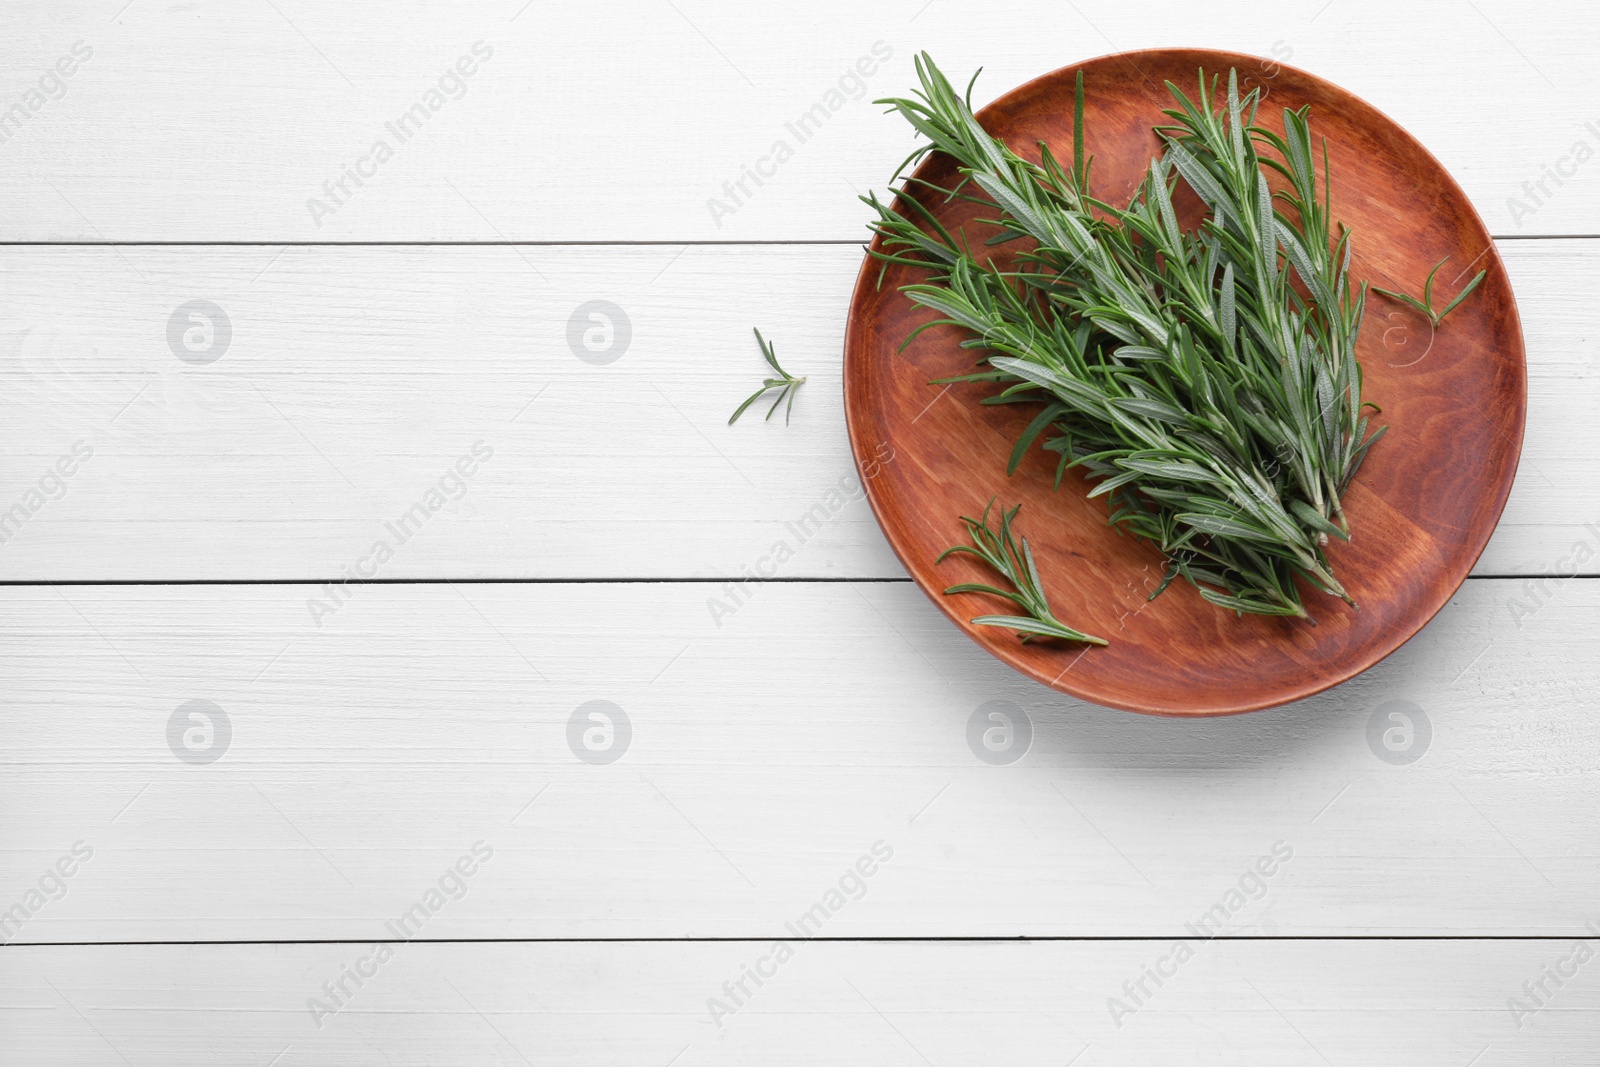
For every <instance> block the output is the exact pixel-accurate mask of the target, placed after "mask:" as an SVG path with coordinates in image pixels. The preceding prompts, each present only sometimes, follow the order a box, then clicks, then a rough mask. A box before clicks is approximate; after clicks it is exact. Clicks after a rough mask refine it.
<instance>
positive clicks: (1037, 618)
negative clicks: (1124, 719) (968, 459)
mask: <svg viewBox="0 0 1600 1067" xmlns="http://www.w3.org/2000/svg"><path fill="white" fill-rule="evenodd" d="M993 507H994V499H993V498H992V497H991V498H990V500H989V503H988V505H987V506H985V507H984V509H983V517H982V518H981V519H974V518H972V517H971V516H970V515H963V516H961V522H962V525H964V526H966V528H967V535H968V536H969V537H971V538H972V544H970V545H954V546H952V547H950V548H947V549H945V550H944V551H943V552H941V553H939V558H938V559H937V560H935V561H934V562H935V563H943V562H944V561H945V559H946V557H948V556H953V555H956V554H958V553H966V554H967V555H969V556H977V557H978V558H979V559H981V560H983V561H984V562H985V563H987V564H988V565H989V566H991V567H993V568H994V569H995V570H997V571H999V572H1000V573H1001V574H1002V575H1004V576H1005V578H1006V580H1007V581H1009V582H1010V583H1011V584H1012V585H1013V586H1014V587H1015V588H1016V592H1014V593H1008V592H1006V591H1005V590H1004V589H997V588H995V587H994V586H992V585H980V584H977V583H974V582H963V583H961V584H959V585H952V586H951V587H950V588H948V589H946V590H945V591H944V593H945V596H952V595H954V594H956V593H987V594H989V595H990V596H998V597H1004V598H1005V599H1007V600H1009V601H1011V602H1012V603H1013V604H1016V605H1017V606H1018V607H1020V608H1021V609H1022V610H1023V611H1025V612H1027V614H1026V615H979V616H978V617H977V618H975V619H973V620H972V622H973V623H974V624H976V625H978V626H999V627H1003V628H1005V629H1007V630H1015V631H1016V632H1017V635H1018V636H1019V637H1021V638H1022V643H1023V644H1027V643H1028V642H1029V641H1030V640H1032V639H1033V638H1035V637H1059V638H1062V639H1063V640H1067V641H1085V642H1087V643H1089V644H1091V645H1104V644H1107V643H1108V642H1107V641H1106V639H1105V638H1103V637H1095V636H1093V635H1092V634H1086V633H1082V632H1080V631H1078V630H1074V629H1073V628H1072V627H1070V626H1068V625H1066V624H1065V623H1063V622H1062V621H1061V620H1060V619H1057V618H1056V617H1055V615H1053V614H1052V613H1051V611H1050V601H1049V599H1047V598H1046V596H1045V592H1044V583H1043V582H1041V581H1040V580H1039V568H1038V567H1036V566H1034V563H1033V549H1031V548H1029V547H1028V539H1027V538H1026V537H1022V538H1020V540H1021V542H1022V544H1021V548H1020V549H1019V548H1018V545H1017V541H1018V538H1013V537H1012V536H1011V520H1012V519H1014V518H1016V515H1017V512H1019V511H1021V510H1022V505H1021V504H1018V505H1016V506H1015V507H1013V508H1011V510H1009V511H1007V510H1006V509H1005V508H1001V509H1000V529H999V531H998V532H996V531H995V530H991V529H990V528H989V512H990V510H991V509H992V508H993Z"/></svg>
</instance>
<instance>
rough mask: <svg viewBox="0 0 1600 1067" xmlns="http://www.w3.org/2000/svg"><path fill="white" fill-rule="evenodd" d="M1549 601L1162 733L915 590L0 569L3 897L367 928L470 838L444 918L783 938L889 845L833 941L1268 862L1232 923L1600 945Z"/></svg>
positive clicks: (986, 920)
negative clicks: (84, 574) (728, 600)
mask: <svg viewBox="0 0 1600 1067" xmlns="http://www.w3.org/2000/svg"><path fill="white" fill-rule="evenodd" d="M1546 592H1547V595H1546V596H1545V597H1543V598H1542V599H1541V600H1539V601H1537V602H1535V601H1530V600H1528V599H1527V594H1526V593H1525V592H1524V589H1523V583H1521V582H1509V581H1473V582H1470V583H1468V585H1467V586H1466V588H1464V589H1463V590H1462V592H1461V593H1460V594H1459V595H1458V597H1457V599H1456V601H1455V602H1454V603H1452V605H1451V606H1450V607H1448V608H1447V609H1446V610H1445V612H1444V613H1443V614H1442V615H1441V616H1440V617H1439V618H1438V619H1437V620H1435V622H1434V623H1433V624H1432V625H1431V626H1430V627H1429V628H1428V629H1426V630H1425V631H1424V632H1423V633H1422V634H1421V635H1420V636H1419V637H1418V638H1417V639H1416V640H1414V641H1412V642H1411V643H1409V644H1408V645H1407V646H1406V647H1405V648H1403V649H1402V650H1401V651H1400V652H1399V653H1397V654H1396V655H1395V656H1393V657H1391V658H1390V659H1389V660H1387V661H1385V662H1384V663H1383V664H1381V665H1379V666H1378V667H1376V668H1374V669H1373V670H1371V671H1369V672H1367V673H1365V674H1363V675H1361V676H1360V677H1359V678H1357V679H1355V680H1353V681H1352V682H1350V683H1348V684H1346V685H1343V686H1340V687H1339V688H1337V689H1335V690H1332V691H1330V692H1328V693H1325V694H1322V695H1320V696H1318V697H1315V698H1313V699H1311V700H1308V701H1304V702H1301V703H1299V704H1296V705H1294V706H1292V707H1287V708H1281V709H1277V710H1274V711H1270V712H1263V713H1262V714H1261V715H1259V716H1245V717H1242V718H1225V719H1215V720H1206V721H1197V722H1190V723H1174V722H1170V721H1166V720H1161V719H1151V718H1147V717H1144V716H1133V715H1125V714H1120V713H1116V712H1111V711H1107V710H1105V709H1103V708H1097V707H1093V706H1090V705H1085V704H1083V703H1081V702H1078V701H1075V700H1072V699H1070V698H1067V697H1064V696H1062V695H1060V694H1058V693H1055V692H1053V691H1051V690H1049V689H1046V688H1044V687H1041V686H1038V685H1036V684H1035V683H1032V682H1029V681H1027V680H1026V679H1025V678H1023V677H1022V676H1020V675H1018V674H1016V673H1015V672H1013V671H1012V670H1010V669H1009V668H1007V667H1005V666H1004V665H1003V664H1000V663H998V662H996V661H995V660H993V659H992V658H990V657H989V656H987V655H985V654H984V653H982V652H981V651H980V650H979V649H977V648H976V647H975V646H973V645H972V644H971V643H970V642H968V641H967V640H966V639H965V638H963V637H962V636H961V635H960V634H959V633H958V632H957V631H956V630H955V629H954V628H953V627H951V626H950V625H949V624H948V622H946V620H945V619H944V618H943V617H942V616H941V615H940V614H939V613H938V612H937V611H936V610H934V609H933V608H932V607H931V606H930V605H929V604H928V603H927V601H926V600H925V598H924V597H923V596H922V594H921V593H920V592H918V591H917V590H916V589H914V588H913V587H911V586H910V585H909V584H905V583H895V584H886V585H884V584H879V585H874V584H848V583H835V584H826V585H821V584H812V583H796V584H783V585H774V586H767V587H761V588H758V589H755V590H753V597H752V598H751V599H749V600H748V601H747V602H745V603H744V604H742V605H741V606H739V607H738V609H737V611H736V612H735V613H734V614H732V615H729V616H727V617H724V618H722V619H721V623H722V625H721V626H718V625H717V624H716V623H715V622H713V620H712V617H711V614H710V612H709V610H708V601H709V600H710V599H711V598H712V597H718V598H724V597H726V596H727V594H726V593H725V592H723V591H722V590H720V589H719V588H718V587H716V586H709V585H697V584H627V585H613V584H605V583H590V584H578V585H532V586H530V585H492V586H482V585H460V586H456V587H451V586H449V585H443V584H428V585H414V586H379V587H370V586H369V587H361V588H357V589H355V590H354V591H353V595H352V597H351V599H350V600H349V601H348V602H347V603H346V604H344V605H343V606H342V607H340V608H339V609H338V611H337V612H336V613H335V614H333V615H331V616H329V617H326V618H324V619H323V625H322V626H321V627H320V628H319V627H317V626H316V625H314V624H313V623H312V621H311V619H310V617H309V615H308V611H307V600H308V598H310V597H312V596H314V595H317V590H316V589H315V587H308V586H270V585H269V586H244V587H240V586H216V587H192V586H165V587H159V586H158V587H151V586H143V587H139V586H135V587H112V588H107V587H74V588H57V589H51V588H45V587H35V588H11V589H7V590H4V591H3V595H0V603H3V609H0V676H3V677H4V678H5V679H6V681H7V684H6V686H5V687H4V689H3V691H0V715H3V718H0V734H3V735H4V736H5V737H6V738H7V739H8V743H7V749H6V753H5V763H6V768H5V773H4V775H0V810H3V811H5V812H6V818H5V820H3V821H0V854H3V855H4V856H5V857H6V863H5V866H4V871H3V874H0V911H3V909H4V908H5V907H9V906H10V904H11V903H13V902H15V901H19V900H22V899H24V897H25V894H26V892H27V890H28V889H29V888H30V886H33V885H34V884H36V882H37V880H38V879H39V878H40V876H41V874H42V872H43V871H44V870H45V869H46V868H48V867H49V866H50V865H51V864H52V863H53V862H54V861H55V860H56V859H57V858H58V857H59V856H60V855H61V854H62V853H64V852H65V851H67V850H68V848H69V846H71V845H72V844H73V843H74V842H77V841H79V840H82V841H84V842H85V843H86V844H87V845H88V846H89V847H91V848H93V849H94V850H95V857H94V859H93V860H92V861H91V862H89V863H88V864H86V865H85V866H84V869H83V870H82V871H81V872H80V873H79V874H78V875H77V876H76V877H75V878H73V879H72V882H71V891H70V893H69V894H68V895H67V896H66V897H65V899H62V900H60V901H57V902H53V903H50V904H48V905H47V906H45V907H44V908H42V909H41V910H40V911H39V914H38V915H36V916H34V917H33V918H31V919H29V920H28V922H27V923H26V925H25V926H24V927H23V928H22V930H21V931H20V933H19V932H17V931H9V933H11V934H13V935H14V936H16V937H17V939H19V940H24V941H91V940H93V941H100V940H109V941H122V940H134V941H138V940H150V939H161V940H191V939H205V940H223V939H237V938H252V939H254V938H287V939H300V938H346V939H348V938H357V939H359V938H363V937H376V936H380V933H379V931H381V929H382V926H383V923H384V921H385V920H387V919H390V918H393V917H396V916H398V915H400V914H401V913H403V912H404V911H405V910H406V909H407V907H408V906H409V905H410V904H411V903H412V902H413V900H414V899H415V897H416V895H417V894H418V893H419V892H420V891H421V887H425V886H426V885H427V884H429V883H430V882H431V881H432V880H433V879H435V878H437V877H438V876H439V873H440V872H441V871H443V870H444V869H445V868H446V867H448V866H449V865H450V864H451V863H452V862H453V861H454V860H455V859H456V857H458V856H459V855H461V854H462V853H463V852H464V851H465V850H466V849H467V847H468V846H469V845H470V844H471V843H472V842H474V841H476V840H478V839H482V840H484V841H485V842H487V843H488V844H489V845H490V846H492V847H493V848H494V849H495V850H496V856H495V859H494V861H493V862H492V863H489V864H487V865H486V866H485V869H484V872H483V874H482V875H481V876H480V878H478V879H477V880H476V881H475V882H474V886H473V890H472V893H471V895H470V896H468V897H467V898H466V899H465V900H462V901H460V902H458V903H453V904H452V905H451V906H450V907H449V908H447V909H446V910H445V911H444V912H443V913H442V914H440V915H438V916H436V917H435V918H433V919H432V920H431V922H430V924H429V927H428V932H427V933H428V936H430V937H486V936H487V937H501V936H509V937H563V938H583V937H680V936H736V937H739V936H742V937H761V936H778V935H780V934H781V932H782V930H783V929H784V924H785V923H787V922H791V921H793V920H794V919H795V918H796V917H797V916H799V915H800V914H802V913H804V912H805V911H806V910H807V909H808V908H809V907H810V906H811V904H812V903H813V902H814V901H815V900H816V899H817V898H818V896H819V895H821V894H823V893H824V892H825V891H827V890H828V889H829V888H831V887H833V886H834V885H835V884H836V883H837V881H838V879H839V878H840V876H841V874H842V872H844V871H846V870H847V869H848V868H849V867H850V866H851V864H853V863H854V862H855V861H856V859H857V858H858V857H859V856H861V855H862V854H864V853H865V852H867V851H868V849H869V847H870V846H871V845H872V844H873V843H874V842H875V841H878V840H880V839H881V840H883V841H884V842H886V843H887V844H888V845H889V846H890V847H892V848H893V849H894V852H895V855H894V859H893V861H892V862H890V863H886V864H884V865H883V866H882V870H881V871H880V872H879V874H878V875H877V876H876V877H875V878H874V879H873V880H872V883H871V891H870V892H869V893H868V894H867V895H866V896H865V897H864V898H863V899H861V900H859V901H852V902H851V903H850V904H849V905H848V907H846V908H844V909H843V910H842V911H840V912H839V914H838V915H837V916H836V917H834V918H832V919H830V920H829V924H828V925H829V932H830V933H831V934H848V935H852V936H869V937H870V936H881V935H886V934H894V935H901V936H919V937H920V936H928V937H937V936H949V935H963V936H974V935H975V936H996V937H1006V936H1014V935H1019V934H1030V935H1032V934H1065V935H1074V936H1083V935H1096V936H1113V937H1116V936H1130V935H1143V936H1176V935H1180V934H1181V933H1182V932H1183V929H1184V924H1185V923H1188V922H1191V921H1194V920H1195V919H1196V918H1197V917H1199V916H1200V915H1201V914H1203V913H1205V912H1206V911H1207V910H1208V909H1209V908H1210V907H1211V906H1212V905H1213V904H1214V903H1215V902H1216V901H1217V900H1218V899H1219V898H1221V897H1222V896H1224V895H1225V894H1226V893H1227V892H1228V891H1229V889H1230V888H1232V887H1235V886H1236V885H1237V884H1238V882H1239V879H1240V878H1241V876H1242V874H1243V873H1244V872H1246V871H1247V870H1248V869H1249V868H1250V866H1251V865H1252V863H1253V862H1254V861H1255V860H1256V859H1257V858H1258V857H1260V856H1261V855H1263V854H1264V853H1266V852H1268V851H1269V850H1270V849H1271V847H1272V845H1273V844H1274V843H1275V842H1277V841H1280V840H1281V841H1283V842H1285V843H1286V844H1287V845H1288V846H1289V847H1291V848H1293V849H1294V853H1295V854H1294V858H1293V860H1292V862H1290V863H1287V864H1286V865H1284V868H1283V870H1282V872H1281V873H1280V874H1279V875H1278V876H1277V877H1276V878H1275V879H1273V881H1272V882H1271V886H1270V892H1268V893H1267V894H1266V895H1265V896H1264V897H1262V898H1261V899H1259V900H1256V901H1253V902H1252V903H1251V904H1250V905H1249V906H1248V907H1247V908H1244V909H1242V910H1240V911H1239V912H1238V914H1237V915H1235V916H1234V917H1232V918H1231V919H1229V923H1228V925H1229V932H1230V933H1238V934H1274V935H1281V936H1298V935H1313V934H1318V935H1320V934H1333V935H1355V936H1367V935H1378V936H1386V935H1394V934H1407V933H1411V934H1417V933H1422V934H1458V935H1469V934H1511V935H1516V934H1529V933H1538V934H1549V935H1570V936H1577V935H1579V934H1580V933H1581V931H1582V930H1583V925H1584V923H1585V922H1587V921H1589V920H1590V919H1591V918H1596V916H1595V915H1594V900H1595V899H1596V897H1597V894H1600V853H1597V851H1596V846H1595V841H1594V835H1593V832H1592V829H1593V826H1594V823H1595V819H1596V817H1597V815H1600V775H1597V773H1596V771H1595V767H1596V766H1597V764H1600V731H1597V730H1596V728H1595V723H1594V714H1593V693H1594V692H1595V689H1596V686H1597V685H1600V654H1597V653H1600V647H1597V638H1596V634H1595V630H1594V627H1593V625H1592V620H1593V618H1594V617H1595V613H1596V611H1600V583H1597V582H1593V581H1583V582H1568V583H1565V584H1563V585H1559V586H1551V587H1549V588H1548V589H1547V591H1546ZM1530 604H1531V605H1532V609H1531V610H1530V608H1529V605H1530ZM196 699H200V700H209V701H212V702H214V703H215V704H216V705H217V706H218V707H220V708H221V709H222V711H223V714H225V715H226V716H227V717H228V719H229V721H230V722H231V725H232V736H231V741H230V742H229V746H228V747H227V748H226V750H225V751H224V754H223V756H222V758H220V759H218V760H217V761H215V762H213V763H209V764H204V765H194V764H190V763H187V762H182V761H180V760H179V759H178V758H177V757H176V756H175V755H174V752H173V751H172V750H169V747H168V745H169V738H168V733H167V731H168V727H169V722H170V721H171V719H172V718H173V716H174V713H175V712H176V711H177V710H178V709H179V707H180V706H181V705H183V704H185V703H187V702H188V701H191V700H196ZM592 700H607V701H611V702H614V703H615V704H616V705H617V706H619V707H620V708H621V709H623V714H625V715H626V716H627V718H628V720H629V721H630V722H631V739H630V740H628V741H627V742H626V745H627V747H626V748H625V749H624V750H623V754H622V756H621V758H619V759H617V760H616V761H615V762H613V763H610V764H607V765H591V764H589V763H586V762H583V761H580V760H579V759H578V758H577V756H576V755H575V749H574V748H573V747H571V745H572V743H573V742H572V740H571V737H570V735H569V729H570V726H569V723H570V721H571V720H572V718H573V716H574V713H575V712H576V711H577V710H578V709H579V708H580V707H581V706H582V705H584V704H586V703H587V702H589V701H592ZM995 701H1000V702H1003V703H1002V704H1001V705H1000V706H999V707H1000V711H1001V713H1003V714H1004V715H1006V716H1009V717H1012V718H1014V719H1016V722H1015V723H1014V724H1013V728H1012V730H1013V732H1012V735H1011V737H1010V739H1009V741H1010V745H1011V746H1012V747H1009V748H1003V749H1002V753H1001V754H1002V756H1003V757H1010V756H1015V755H1017V754H1018V753H1025V754H1024V755H1023V756H1022V758H1021V759H1020V760H1018V761H1017V762H1015V763H1012V764H1009V765H995V764H991V763H987V762H984V761H983V760H980V759H979V757H978V755H977V753H978V752H979V751H980V750H981V751H984V752H987V751H988V749H987V748H985V747H984V744H983V742H982V740H981V739H979V737H978V735H979V734H981V732H982V731H984V730H989V729H992V728H994V727H995V725H996V722H997V721H998V720H992V719H990V718H989V715H990V714H991V713H993V712H994V711H995V708H994V707H992V706H991V702H995ZM1395 701H1406V702H1408V703H1409V705H1410V706H1409V707H1407V706H1406V705H1398V706H1396V705H1394V704H1393V703H1392V702H1395ZM1397 707H1398V708H1399V709H1400V710H1403V711H1404V712H1405V713H1406V714H1407V715H1409V716H1410V717H1411V718H1412V719H1413V720H1415V722H1414V723H1412V724H1411V728H1412V730H1413V733H1412V735H1411V737H1410V739H1409V743H1408V741H1407V739H1406V738H1405V737H1402V736H1396V737H1394V738H1392V739H1391V740H1392V742H1393V743H1394V744H1397V745H1398V746H1399V747H1400V749H1401V750H1402V751H1401V752H1400V755H1401V756H1402V757H1405V756H1410V755H1417V754H1420V758H1419V759H1417V760H1416V761H1415V762H1413V763H1410V764H1409V765H1394V764H1391V763H1388V762H1385V761H1384V760H1383V759H1380V758H1379V752H1380V751H1387V749H1385V748H1384V746H1383V743H1382V740H1381V736H1380V735H1381V733H1382V732H1383V731H1387V730H1391V729H1397V728H1398V729H1402V730H1403V729H1404V728H1405V727H1406V726H1407V724H1406V723H1405V722H1404V721H1403V720H1400V719H1391V718H1390V717H1389V716H1390V713H1391V712H1393V711H1395V710H1396V708H1397ZM1022 716H1026V722H1024V721H1023V719H1022V718H1021V717H1022ZM180 718H183V717H182V716H180ZM579 718H580V719H581V720H583V721H582V726H583V728H585V729H587V728H589V726H590V721H589V720H587V717H586V716H579ZM974 724H976V728H975V726H974ZM1027 724H1031V735H1032V740H1031V747H1028V748H1026V750H1025V749H1024V745H1026V744H1028V742H1027V741H1026V733H1027V730H1028V726H1027ZM183 725H185V726H187V725H188V724H187V722H186V721H185V722H184V723H183ZM200 740H203V739H200ZM595 740H596V742H597V743H602V744H603V743H604V739H603V738H597V739H595ZM994 740H995V741H997V742H1003V741H1004V740H1005V739H1002V738H996V739H994ZM612 743H613V744H615V743H616V739H615V736H614V737H613V739H612Z"/></svg>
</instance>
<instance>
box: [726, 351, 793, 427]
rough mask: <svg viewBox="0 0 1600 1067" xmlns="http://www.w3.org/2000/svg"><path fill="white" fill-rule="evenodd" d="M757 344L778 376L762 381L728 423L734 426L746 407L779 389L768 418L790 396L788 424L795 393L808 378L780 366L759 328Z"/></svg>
mask: <svg viewBox="0 0 1600 1067" xmlns="http://www.w3.org/2000/svg"><path fill="white" fill-rule="evenodd" d="M756 344H758V345H760V346H761V354H762V356H764V357H766V360H767V365H768V366H769V367H771V368H772V369H773V370H775V371H777V372H778V377H776V378H768V379H767V380H765V381H764V382H762V383H761V388H760V389H757V390H756V391H755V392H753V393H751V394H750V398H749V399H748V400H746V401H745V402H744V403H743V404H740V405H739V408H738V410H736V411H735V412H734V413H733V414H732V415H731V416H729V418H728V425H729V426H732V425H733V424H734V423H735V422H738V421H739V416H740V415H743V414H744V411H745V408H748V407H749V406H750V405H751V404H754V403H755V402H756V401H757V400H760V399H761V398H762V396H764V395H765V394H766V393H767V392H768V391H770V390H772V389H777V390H779V393H778V398H777V399H776V400H774V401H773V402H772V406H771V407H770V408H768V409H767V418H769V419H770V418H772V414H773V412H775V411H777V410H778V405H779V404H781V403H783V398H784V397H788V398H789V406H788V407H787V408H785V409H784V412H783V422H784V425H785V426H787V425H788V424H789V416H790V415H791V414H793V412H794V394H795V393H797V392H799V391H800V387H801V386H802V385H804V384H805V383H806V380H805V379H804V378H796V377H794V376H793V375H791V374H790V373H789V372H788V371H786V370H784V369H783V368H782V367H780V366H778V357H777V356H776V355H775V354H774V353H773V351H772V342H770V341H768V340H766V339H765V338H764V337H762V336H761V331H760V330H759V329H757V330H756Z"/></svg>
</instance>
